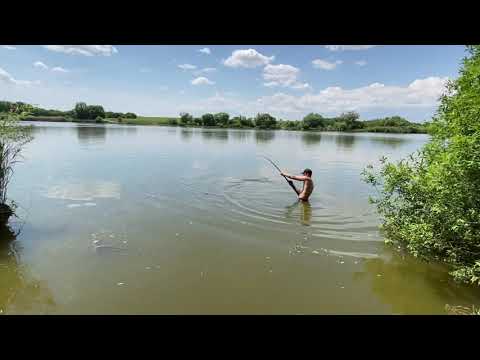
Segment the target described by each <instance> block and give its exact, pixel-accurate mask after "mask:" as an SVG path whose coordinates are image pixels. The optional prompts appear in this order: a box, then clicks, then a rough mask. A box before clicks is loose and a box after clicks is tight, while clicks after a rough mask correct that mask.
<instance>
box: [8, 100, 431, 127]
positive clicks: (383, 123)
mask: <svg viewBox="0 0 480 360" xmlns="http://www.w3.org/2000/svg"><path fill="white" fill-rule="evenodd" d="M2 112H12V113H15V114H19V115H24V116H30V117H32V116H33V117H35V116H36V117H64V118H66V119H67V120H70V119H71V120H96V121H98V122H103V121H105V119H109V120H113V121H116V122H119V123H124V122H125V123H131V124H135V122H132V121H128V120H132V119H137V115H136V114H134V113H130V112H128V113H121V112H111V111H105V110H104V108H103V106H101V105H87V104H86V103H84V102H79V103H77V104H76V105H75V108H74V109H72V110H70V111H60V110H47V109H42V108H39V107H35V106H32V105H30V104H26V103H22V102H16V103H13V102H8V101H0V113H2ZM145 119H148V118H145ZM163 124H164V125H173V126H177V125H178V126H189V127H190V126H205V127H222V128H239V129H242V128H257V129H284V130H303V131H308V130H314V131H354V132H362V131H366V132H392V133H424V132H427V126H426V125H425V124H418V123H412V122H410V121H408V120H406V119H404V118H402V117H400V116H392V117H386V118H382V119H374V120H368V121H361V120H360V115H359V114H358V113H357V112H354V111H349V112H345V113H342V114H340V115H339V116H336V117H324V116H322V115H320V114H318V113H310V114H308V115H306V116H305V117H304V118H303V119H302V120H297V121H292V120H282V119H276V118H275V117H273V116H272V115H270V114H266V113H262V114H257V115H256V116H255V117H251V118H247V117H245V116H235V117H230V115H229V114H227V113H225V112H219V113H216V114H210V113H207V114H203V115H202V116H200V117H194V116H193V115H191V114H189V113H180V117H179V118H178V119H175V118H168V120H165V122H164V123H163Z"/></svg>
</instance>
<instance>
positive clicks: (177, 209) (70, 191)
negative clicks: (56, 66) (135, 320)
mask: <svg viewBox="0 0 480 360" xmlns="http://www.w3.org/2000/svg"><path fill="white" fill-rule="evenodd" d="M34 125H35V126H36V133H35V139H34V141H32V142H31V143H29V144H28V146H27V152H26V153H27V156H26V157H25V161H24V162H23V163H22V164H20V165H19V166H18V168H17V171H16V173H15V176H14V179H13V182H12V184H11V187H10V189H9V191H10V194H9V195H10V196H11V198H12V199H15V201H16V202H18V203H20V204H22V205H23V206H24V207H25V208H26V212H28V216H27V217H26V225H25V226H24V229H23V231H22V233H20V234H19V235H18V236H17V238H16V239H15V240H14V236H13V235H8V234H7V235H3V237H4V238H10V242H9V244H10V245H8V246H7V249H8V251H6V252H5V251H4V250H2V254H3V255H2V256H1V260H0V289H1V290H0V304H1V306H2V307H3V308H2V309H3V311H7V312H8V313H25V312H32V313H43V312H49V313H63V314H65V313H67V314H68V313H81V314H82V313H83V314H84V313H95V314H102V313H111V314H127V313H130V314H131V313H135V314H138V313H142V314H185V313H193V314H207V313H211V314H219V313H226V314H228V313H234V314H237V313H256V314H265V313H279V314H294V313H307V314H308V313H330V314H331V313H362V314H372V313H374V314H376V313H392V312H394V313H419V312H425V313H429V312H441V311H442V310H443V308H444V305H445V304H446V303H448V304H450V305H452V306H455V305H462V304H463V305H467V306H468V305H471V304H475V305H476V306H477V307H478V305H479V304H480V293H479V291H477V292H476V293H475V292H473V291H471V292H469V291H470V290H466V289H467V288H468V287H463V286H459V287H455V286H453V285H451V284H450V283H448V282H442V280H443V279H444V271H443V270H440V269H436V268H435V267H432V266H430V265H428V264H425V263H417V262H415V261H413V260H411V259H409V258H406V259H400V258H395V257H392V259H389V258H390V256H389V252H388V251H386V250H385V249H384V247H383V245H382V244H383V239H382V236H381V234H380V233H379V231H378V223H379V219H378V216H377V215H376V214H375V212H374V211H373V210H374V209H373V208H372V207H371V206H370V205H369V203H368V195H370V192H371V191H373V190H372V189H371V188H370V187H369V186H367V185H366V184H364V183H363V182H362V181H361V177H360V175H359V174H360V171H361V169H362V168H363V167H364V166H366V165H367V164H369V163H371V162H373V161H376V160H378V158H379V157H380V156H381V155H383V154H385V153H386V152H387V153H388V152H389V155H392V156H396V157H404V156H406V155H408V154H409V153H411V152H414V151H416V150H417V149H418V148H419V147H420V146H421V145H422V144H423V143H424V142H425V141H426V140H427V138H426V137H425V136H421V135H415V134H411V135H398V136H395V138H401V139H402V141H400V142H395V144H397V145H394V146H395V147H394V148H393V147H392V144H393V142H392V141H391V140H389V139H386V140H383V141H382V140H376V139H378V138H382V137H383V138H387V137H389V136H387V135H385V136H384V135H379V134H364V133H362V134H339V133H321V134H320V133H314V132H309V133H302V132H293V131H292V132H286V131H268V130H263V131H262V130H259V131H256V130H225V129H197V128H196V129H185V128H178V127H153V126H138V127H135V126H116V125H108V126H105V125H80V126H78V125H77V124H73V125H72V124H43V125H42V124H40V123H36V124H34ZM107 137H108V141H105V139H107ZM390 137H391V136H390ZM374 138H375V140H372V139H374ZM95 141H100V142H101V146H85V145H84V144H86V143H88V144H91V143H92V142H93V143H94V142H95ZM353 143H355V144H354V145H353ZM186 144H188V146H186ZM226 144H228V146H227V147H226V146H225V145H226ZM225 149H228V150H229V151H226V150H225ZM345 149H347V150H348V151H345ZM392 149H393V151H392ZM218 154H221V156H218ZM264 154H265V155H267V156H269V157H271V158H272V159H274V161H276V162H278V164H279V166H281V167H282V168H283V167H285V168H287V169H291V170H292V171H295V172H296V171H300V170H301V169H302V168H304V167H306V166H308V167H309V168H311V169H312V170H313V174H314V179H315V185H316V188H315V191H314V192H313V194H312V196H311V197H310V201H309V202H308V203H304V202H298V200H297V196H296V194H295V193H294V192H293V191H292V189H291V188H290V187H289V186H288V184H287V183H286V182H285V179H283V178H282V177H280V176H279V175H278V172H277V171H276V170H275V168H273V166H272V165H271V164H270V163H268V162H267V161H266V160H265V159H262V158H260V155H264ZM294 169H297V170H294ZM297 186H300V185H299V184H297ZM13 245H15V246H13ZM11 250H13V251H11ZM36 278H40V279H42V280H44V281H45V283H44V282H41V281H38V280H36ZM47 284H48V286H47ZM412 284H413V285H412ZM437 284H445V288H441V285H437ZM410 286H411V287H412V288H413V289H414V290H411V289H410ZM12 289H13V290H12ZM22 289H23V290H22ZM51 294H54V295H55V296H54V297H53V296H52V295H51ZM298 294H302V296H298ZM399 294H400V295H399ZM402 294H403V295H402ZM466 294H468V296H467V295H466ZM402 299H403V300H402ZM5 308H6V309H7V310H5Z"/></svg>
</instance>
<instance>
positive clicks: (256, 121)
mask: <svg viewBox="0 0 480 360" xmlns="http://www.w3.org/2000/svg"><path fill="white" fill-rule="evenodd" d="M359 118H360V116H359V114H358V113H356V112H348V113H344V114H341V115H340V116H338V117H335V118H325V117H323V116H322V115H320V114H315V113H311V114H308V115H307V116H305V117H304V118H303V119H302V120H299V121H291V120H282V119H278V120H277V119H276V118H275V117H273V116H272V115H270V114H257V116H255V117H253V118H247V117H245V116H235V117H230V115H229V114H227V113H224V112H220V113H217V114H208V113H207V114H203V115H202V116H200V117H194V116H193V115H191V114H188V113H181V114H180V117H179V118H168V117H162V118H158V117H137V118H136V119H107V121H109V122H113V123H121V124H130V125H169V126H182V127H216V128H232V129H254V128H256V129H282V130H297V131H310V130H312V131H348V132H387V133H388V132H390V133H426V132H427V126H426V125H424V124H417V123H412V122H409V121H408V120H406V119H404V118H402V117H400V116H393V117H387V118H383V119H375V120H368V121H360V120H359Z"/></svg>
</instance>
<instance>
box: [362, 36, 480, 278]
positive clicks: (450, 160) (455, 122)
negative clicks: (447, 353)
mask: <svg viewBox="0 0 480 360" xmlns="http://www.w3.org/2000/svg"><path fill="white" fill-rule="evenodd" d="M467 48H468V51H469V55H468V56H467V57H466V58H465V59H464V60H463V63H462V66H461V69H460V76H459V77H458V79H456V80H455V81H451V82H449V84H448V86H447V92H446V94H445V95H444V96H442V98H441V104H440V106H439V108H438V111H437V114H436V116H435V117H434V118H433V121H432V123H431V125H430V127H431V129H430V131H431V140H430V141H429V143H427V144H426V145H425V146H424V147H423V148H422V149H421V150H420V151H418V152H417V153H415V154H412V155H411V156H410V157H409V158H408V159H404V160H402V161H400V162H395V163H392V162H389V161H388V160H387V159H385V158H383V159H382V168H381V170H380V171H379V172H375V171H374V170H373V168H372V167H371V166H369V167H368V168H367V169H365V170H364V178H365V180H366V181H367V182H368V183H370V184H372V185H374V186H375V187H376V188H377V189H378V190H379V193H378V195H377V196H376V197H375V198H372V199H371V201H372V202H373V203H375V204H376V205H377V209H378V211H379V213H380V214H381V215H382V217H383V224H382V228H383V229H384V232H385V235H386V238H387V242H390V243H395V244H401V245H404V247H405V248H406V249H407V250H408V251H409V252H411V253H412V254H413V255H415V256H418V257H421V258H424V259H429V260H439V261H442V262H444V263H446V264H448V265H449V266H450V267H451V272H450V273H451V275H453V276H454V278H455V279H457V280H460V281H465V282H471V283H476V284H478V285H480V196H479V194H480V121H479V114H480V81H479V79H480V45H475V46H469V47H467Z"/></svg>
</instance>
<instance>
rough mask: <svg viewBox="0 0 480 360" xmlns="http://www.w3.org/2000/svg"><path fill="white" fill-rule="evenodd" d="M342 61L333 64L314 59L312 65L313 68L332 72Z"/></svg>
mask: <svg viewBox="0 0 480 360" xmlns="http://www.w3.org/2000/svg"><path fill="white" fill-rule="evenodd" d="M342 63H343V61H342V60H337V61H335V62H329V61H327V60H322V59H315V60H313V61H312V65H313V67H314V68H317V69H323V70H333V69H335V68H336V67H337V65H340V64H342Z"/></svg>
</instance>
